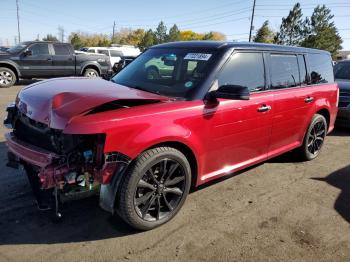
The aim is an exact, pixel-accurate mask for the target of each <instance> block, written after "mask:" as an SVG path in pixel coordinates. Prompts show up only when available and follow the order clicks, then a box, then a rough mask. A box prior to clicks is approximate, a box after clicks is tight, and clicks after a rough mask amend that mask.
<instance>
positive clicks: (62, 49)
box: [53, 44, 70, 55]
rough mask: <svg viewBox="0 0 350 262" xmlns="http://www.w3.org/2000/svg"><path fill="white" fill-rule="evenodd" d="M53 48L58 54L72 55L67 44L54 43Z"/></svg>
mask: <svg viewBox="0 0 350 262" xmlns="http://www.w3.org/2000/svg"><path fill="white" fill-rule="evenodd" d="M53 48H54V50H55V54H56V55H70V49H69V47H68V46H67V45H57V44H54V45H53Z"/></svg>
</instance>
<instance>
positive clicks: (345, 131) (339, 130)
mask: <svg viewBox="0 0 350 262" xmlns="http://www.w3.org/2000/svg"><path fill="white" fill-rule="evenodd" d="M328 136H350V128H345V127H335V128H334V130H333V132H332V133H330V134H329V135H328Z"/></svg>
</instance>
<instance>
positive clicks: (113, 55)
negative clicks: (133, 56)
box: [109, 50, 123, 57]
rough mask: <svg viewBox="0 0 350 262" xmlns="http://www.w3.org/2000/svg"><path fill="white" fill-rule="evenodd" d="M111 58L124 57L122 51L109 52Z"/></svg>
mask: <svg viewBox="0 0 350 262" xmlns="http://www.w3.org/2000/svg"><path fill="white" fill-rule="evenodd" d="M109 52H110V54H111V57H122V56H123V53H122V52H121V51H116V50H109Z"/></svg>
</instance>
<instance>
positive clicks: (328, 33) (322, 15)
mask: <svg viewBox="0 0 350 262" xmlns="http://www.w3.org/2000/svg"><path fill="white" fill-rule="evenodd" d="M333 17H334V15H332V13H331V10H330V9H329V8H327V7H326V6H325V5H318V6H316V7H315V9H314V10H313V13H312V15H311V17H305V18H303V13H302V9H301V6H300V4H299V3H296V4H295V5H294V7H293V8H292V9H291V10H290V11H289V14H288V16H287V17H283V18H282V22H281V25H280V28H279V31H277V32H274V31H273V30H272V29H271V28H270V27H269V21H268V20H266V21H265V22H264V23H263V25H262V26H261V27H260V28H259V29H258V30H257V32H256V35H255V37H254V39H253V41H255V42H260V43H275V44H281V45H292V46H302V47H310V48H318V49H323V50H327V51H329V52H330V53H331V54H332V56H333V57H334V56H335V55H336V54H337V53H338V51H339V50H340V49H342V46H341V44H342V42H343V41H342V39H341V37H340V35H339V33H338V29H337V28H336V26H335V24H334V22H333Z"/></svg>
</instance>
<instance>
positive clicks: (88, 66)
mask: <svg viewBox="0 0 350 262" xmlns="http://www.w3.org/2000/svg"><path fill="white" fill-rule="evenodd" d="M89 68H91V69H94V70H96V71H97V72H98V74H99V75H101V69H100V67H99V66H98V65H95V64H87V65H85V66H84V67H83V69H82V70H81V74H82V75H83V74H84V73H85V71H86V70H87V69H89Z"/></svg>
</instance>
